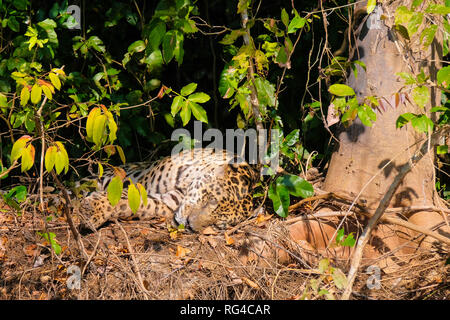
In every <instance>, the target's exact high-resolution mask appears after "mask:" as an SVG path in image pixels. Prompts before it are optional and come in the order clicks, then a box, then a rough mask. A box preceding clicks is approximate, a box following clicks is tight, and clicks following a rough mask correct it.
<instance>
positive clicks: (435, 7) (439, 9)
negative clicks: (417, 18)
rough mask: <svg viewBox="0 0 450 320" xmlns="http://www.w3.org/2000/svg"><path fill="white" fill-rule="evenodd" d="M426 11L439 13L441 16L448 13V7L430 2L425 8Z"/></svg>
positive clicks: (449, 10)
mask: <svg viewBox="0 0 450 320" xmlns="http://www.w3.org/2000/svg"><path fill="white" fill-rule="evenodd" d="M425 12H426V13H434V14H440V15H443V16H446V15H447V14H450V8H449V7H446V6H444V5H442V4H430V5H429V6H428V7H427V8H426V9H425Z"/></svg>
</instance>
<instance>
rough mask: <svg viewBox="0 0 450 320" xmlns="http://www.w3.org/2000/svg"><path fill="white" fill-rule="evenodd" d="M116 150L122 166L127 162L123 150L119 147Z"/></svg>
mask: <svg viewBox="0 0 450 320" xmlns="http://www.w3.org/2000/svg"><path fill="white" fill-rule="evenodd" d="M116 149H117V153H118V154H119V157H120V160H121V161H122V163H123V164H125V163H126V162H127V160H126V158H125V153H124V152H123V149H122V147H121V146H116Z"/></svg>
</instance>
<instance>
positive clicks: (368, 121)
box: [358, 104, 377, 127]
mask: <svg viewBox="0 0 450 320" xmlns="http://www.w3.org/2000/svg"><path fill="white" fill-rule="evenodd" d="M358 118H359V119H360V120H361V122H362V123H363V124H364V125H365V126H368V127H371V126H372V122H373V121H376V120H377V114H376V113H375V111H373V109H372V108H371V107H369V106H368V105H366V104H364V105H362V106H360V107H359V108H358Z"/></svg>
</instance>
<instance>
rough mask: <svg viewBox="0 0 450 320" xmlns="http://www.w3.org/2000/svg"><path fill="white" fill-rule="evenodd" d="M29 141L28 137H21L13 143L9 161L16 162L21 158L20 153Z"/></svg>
mask: <svg viewBox="0 0 450 320" xmlns="http://www.w3.org/2000/svg"><path fill="white" fill-rule="evenodd" d="M30 140H31V137H30V136H22V137H20V138H19V139H17V141H16V142H14V144H13V147H12V149H11V160H12V161H14V160H17V159H19V158H20V157H21V155H22V151H23V149H24V148H25V146H26V144H27V143H28V142H29V141H30Z"/></svg>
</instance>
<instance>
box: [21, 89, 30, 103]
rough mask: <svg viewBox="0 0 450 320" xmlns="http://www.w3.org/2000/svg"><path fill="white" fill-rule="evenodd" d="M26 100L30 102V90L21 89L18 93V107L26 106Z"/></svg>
mask: <svg viewBox="0 0 450 320" xmlns="http://www.w3.org/2000/svg"><path fill="white" fill-rule="evenodd" d="M28 100H30V90H28V88H27V87H23V88H22V91H20V105H21V106H26V104H27V103H28Z"/></svg>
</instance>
